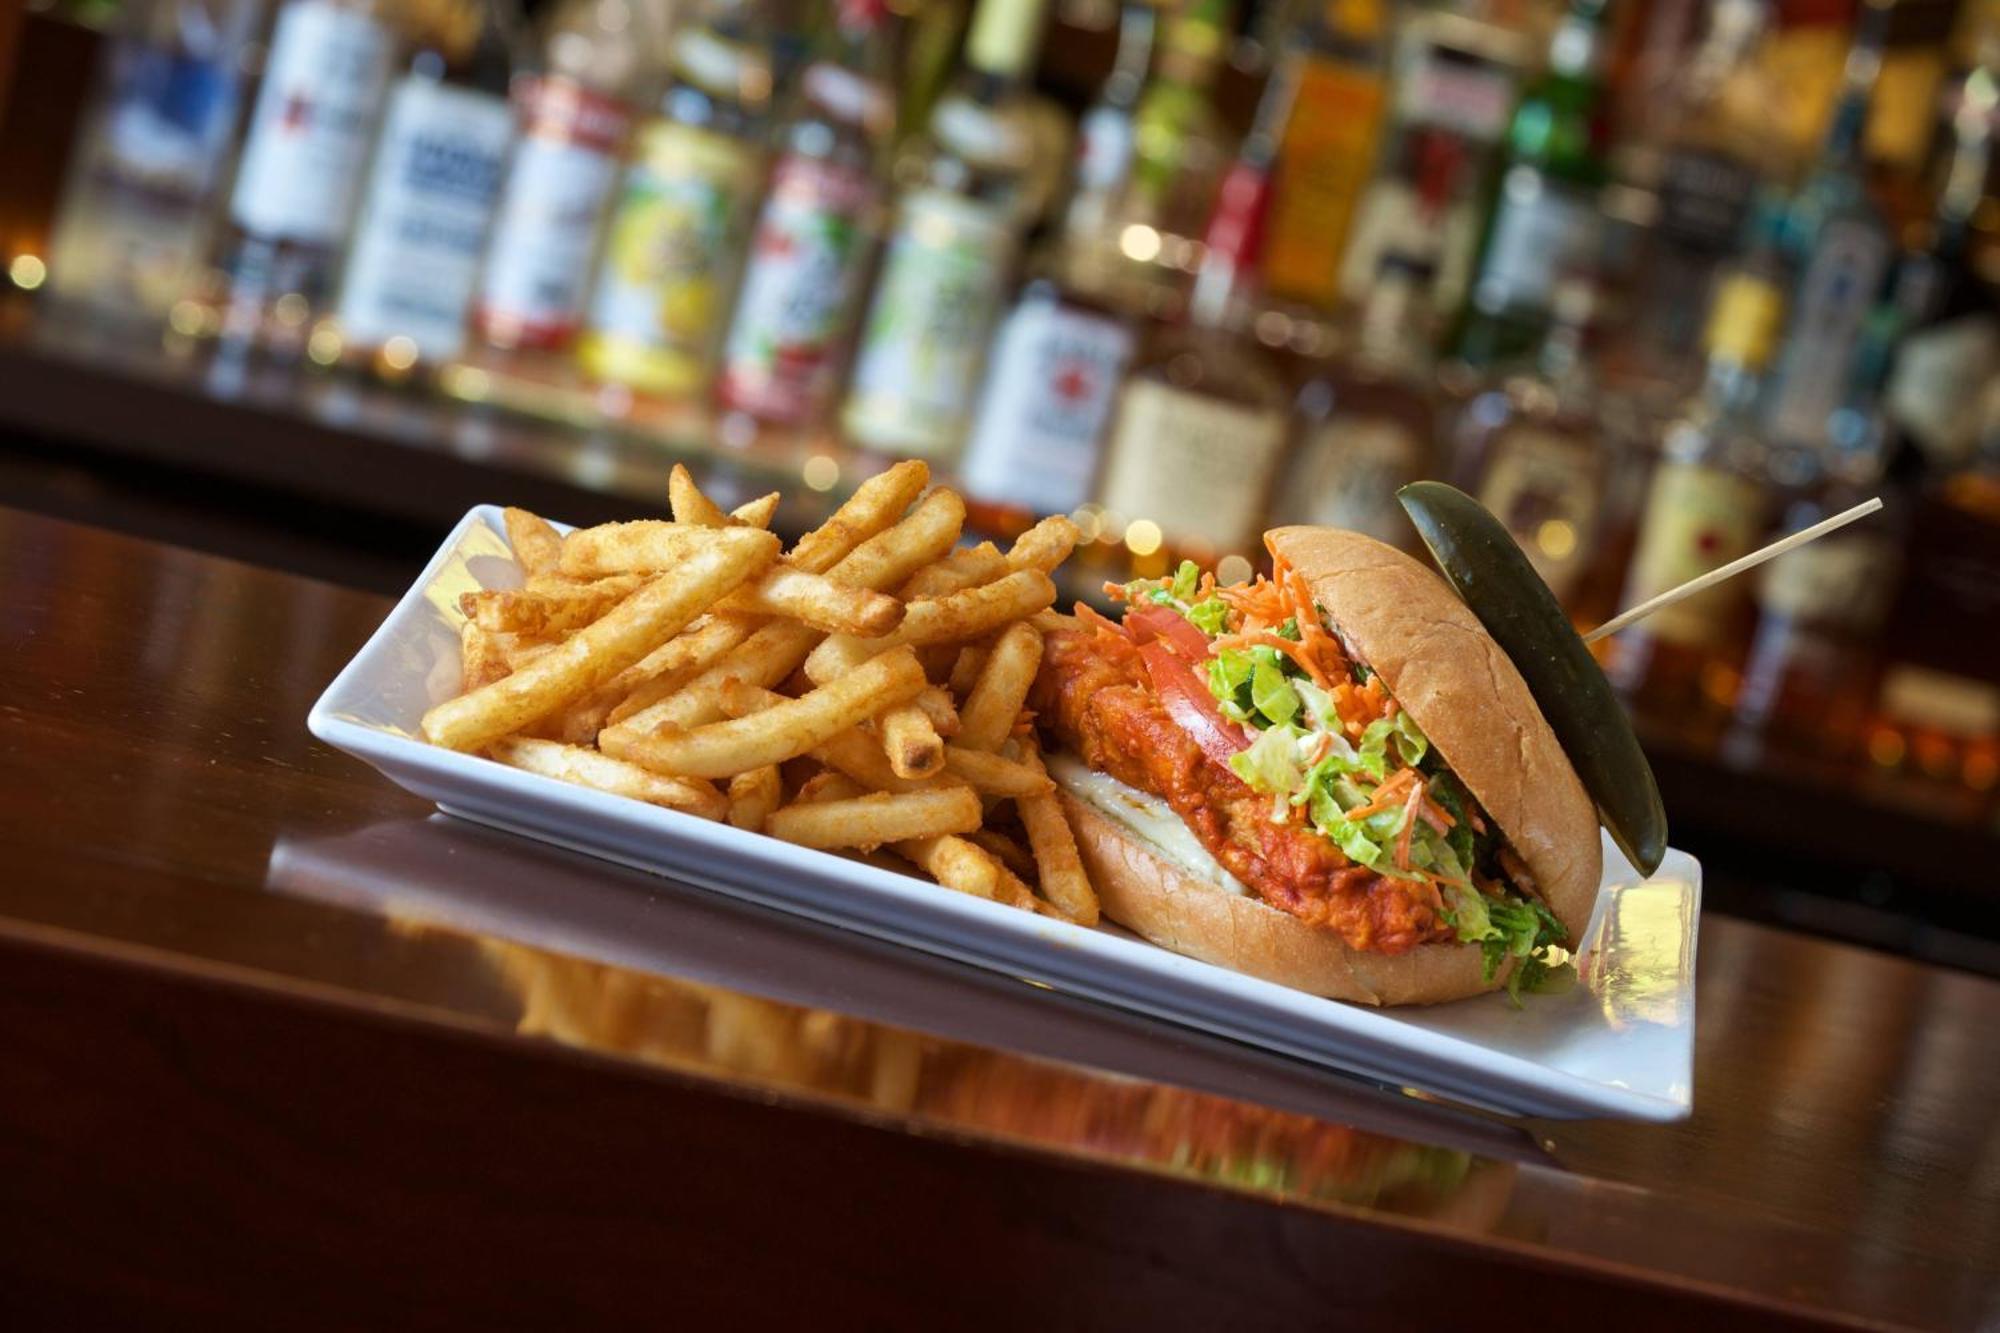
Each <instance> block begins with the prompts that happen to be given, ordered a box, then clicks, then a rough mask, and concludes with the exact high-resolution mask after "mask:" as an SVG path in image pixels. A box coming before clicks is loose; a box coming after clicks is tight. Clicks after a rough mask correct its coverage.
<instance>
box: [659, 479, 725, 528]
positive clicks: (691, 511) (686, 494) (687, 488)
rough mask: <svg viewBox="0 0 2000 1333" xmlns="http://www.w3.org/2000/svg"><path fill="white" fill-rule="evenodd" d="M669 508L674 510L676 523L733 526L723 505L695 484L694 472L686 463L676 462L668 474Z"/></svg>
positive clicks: (703, 526) (710, 526)
mask: <svg viewBox="0 0 2000 1333" xmlns="http://www.w3.org/2000/svg"><path fill="white" fill-rule="evenodd" d="M667 508H668V509H670V510H672V511H673V515H674V522H676V523H687V524H691V525H693V526H695V527H701V528H726V527H729V526H731V524H730V521H729V515H728V514H725V513H723V512H722V506H720V505H718V504H716V503H715V501H713V500H711V499H709V498H708V497H707V496H706V495H703V494H702V493H701V487H699V486H697V485H695V484H694V474H693V473H692V472H689V471H688V470H687V465H686V464H685V463H676V464H674V470H673V471H672V472H670V473H669V474H667Z"/></svg>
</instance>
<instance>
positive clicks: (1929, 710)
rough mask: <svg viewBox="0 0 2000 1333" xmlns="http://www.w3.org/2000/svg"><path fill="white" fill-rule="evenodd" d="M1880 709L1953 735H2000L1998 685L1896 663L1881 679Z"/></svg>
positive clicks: (1896, 717)
mask: <svg viewBox="0 0 2000 1333" xmlns="http://www.w3.org/2000/svg"><path fill="white" fill-rule="evenodd" d="M1882 711H1883V713H1885V714H1887V715H1888V716H1889V717H1890V718H1893V719H1895V720H1896V721H1899V722H1905V723H1908V724H1909V725H1911V726H1917V727H1927V728H1930V729H1931V730H1934V731H1942V732H1945V733H1947V734H1949V735H1953V736H1963V737H1966V738H1968V739H1985V738H1989V737H1993V736H2000V685H1995V684H1994V683H1993V682H1991V681H1985V680H1974V679H1973V678H1971V677H1969V676H1957V675H1953V674H1952V673H1950V672H1948V671H1933V670H1931V669H1929V668H1928V667H1917V666H1909V665H1907V664H1903V663H1898V664H1897V665H1895V666H1892V667H1890V668H1889V672H1888V674H1887V676H1885V677H1884V678H1883V681H1882Z"/></svg>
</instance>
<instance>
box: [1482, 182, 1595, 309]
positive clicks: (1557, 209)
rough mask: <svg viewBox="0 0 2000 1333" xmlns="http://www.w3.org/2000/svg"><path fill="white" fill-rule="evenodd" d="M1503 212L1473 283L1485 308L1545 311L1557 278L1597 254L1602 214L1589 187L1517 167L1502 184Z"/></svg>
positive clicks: (1585, 264)
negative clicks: (1589, 191)
mask: <svg viewBox="0 0 2000 1333" xmlns="http://www.w3.org/2000/svg"><path fill="white" fill-rule="evenodd" d="M1498 214H1499V215H1498V216H1497V217H1496V218H1495V219H1494V220H1493V237H1492V240H1491V241H1490V242H1489V243H1488V245H1487V250H1486V262H1485V264H1484V265H1482V266H1481V268H1480V273H1479V280H1478V282H1477V283H1476V284H1475V285H1474V287H1473V300H1474V302H1475V303H1476V304H1477V305H1478V307H1479V308H1480V309H1481V310H1485V311H1501V310H1546V309H1548V307H1549V303H1550V302H1551V300H1552V299H1553V296H1554V292H1555V282H1556V278H1557V277H1558V276H1560V275H1561V274H1563V273H1565V272H1568V271H1571V270H1576V269H1584V268H1588V267H1590V266H1591V265H1592V264H1593V263H1594V262H1595V260H1596V258H1597V243H1598V234H1599V228H1600V226H1601V225H1602V216H1603V215H1602V214H1601V213H1599V212H1598V209H1597V201H1596V200H1595V199H1593V198H1592V197H1591V196H1590V194H1589V193H1588V192H1587V191H1583V190H1578V189H1574V188H1572V187H1570V186H1567V185H1563V184H1561V183H1559V182H1556V181H1552V180H1549V179H1547V178H1546V177H1544V176H1543V175H1542V174H1541V173H1540V172H1538V171H1536V170H1535V169H1534V168H1532V167H1514V168H1512V169H1510V170H1509V171H1508V172H1507V176H1506V179H1505V181H1504V183H1503V185H1502V187H1501V190H1500V202H1499V205H1498Z"/></svg>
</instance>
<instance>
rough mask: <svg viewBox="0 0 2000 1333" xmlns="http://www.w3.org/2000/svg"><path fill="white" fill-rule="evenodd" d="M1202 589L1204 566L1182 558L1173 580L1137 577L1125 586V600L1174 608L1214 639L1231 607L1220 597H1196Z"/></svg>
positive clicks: (1220, 630)
mask: <svg viewBox="0 0 2000 1333" xmlns="http://www.w3.org/2000/svg"><path fill="white" fill-rule="evenodd" d="M1200 591H1201V568H1200V566H1198V565H1196V564H1195V562H1194V561H1192V560H1183V561H1181V563H1180V567H1179V568H1178V569H1176V570H1174V574H1173V577H1172V578H1170V579H1134V580H1133V581H1132V582H1130V583H1128V584H1126V585H1125V600H1127V601H1128V602H1134V603H1138V602H1151V603H1152V604H1153V605H1155V606H1164V607H1166V608H1167V609H1168V610H1170V611H1175V612H1178V613H1179V614H1180V616H1181V617H1182V618H1183V619H1184V620H1186V621H1187V622H1188V623H1189V624H1191V625H1193V626H1194V627H1195V628H1196V629H1198V630H1200V631H1201V632H1202V633H1203V634H1206V635H1207V636H1208V637H1209V638H1211V639H1212V638H1214V637H1215V636H1216V635H1218V634H1220V633H1222V631H1223V630H1224V629H1225V628H1226V627H1227V623H1228V619H1229V607H1228V606H1227V605H1225V604H1224V602H1223V600H1222V599H1221V598H1220V597H1204V598H1203V599H1202V600H1201V601H1199V602H1197V601H1195V600H1194V596H1195V594H1196V593H1198V592H1200Z"/></svg>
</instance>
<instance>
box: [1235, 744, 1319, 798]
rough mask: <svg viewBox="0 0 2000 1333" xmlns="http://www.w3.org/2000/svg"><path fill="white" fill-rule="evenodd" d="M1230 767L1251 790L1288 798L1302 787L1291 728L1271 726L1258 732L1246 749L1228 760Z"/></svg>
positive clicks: (1303, 777)
mask: <svg viewBox="0 0 2000 1333" xmlns="http://www.w3.org/2000/svg"><path fill="white" fill-rule="evenodd" d="M1229 767H1230V769H1231V770H1232V771H1233V772H1234V773H1235V774H1236V776H1237V777H1239V778H1242V779H1243V780H1244V781H1245V782H1247V783H1249V784H1250V788H1251V790H1253V791H1260V792H1268V793H1270V794H1272V795H1274V796H1290V795H1291V794H1292V793H1293V792H1296V791H1299V790H1300V789H1301V788H1303V787H1304V786H1305V780H1306V775H1305V772H1304V771H1303V770H1302V769H1301V768H1300V767H1299V743H1298V737H1297V736H1296V735H1294V734H1293V732H1292V729H1291V728H1290V727H1272V728H1270V729H1269V730H1267V731H1263V732H1260V733H1259V734H1258V736H1257V739H1256V740H1254V741H1252V742H1251V743H1250V748H1249V749H1247V750H1241V751H1238V752H1237V753H1236V754H1233V755H1231V756H1230V757H1229Z"/></svg>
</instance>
